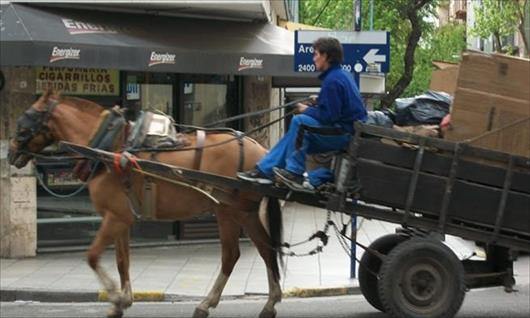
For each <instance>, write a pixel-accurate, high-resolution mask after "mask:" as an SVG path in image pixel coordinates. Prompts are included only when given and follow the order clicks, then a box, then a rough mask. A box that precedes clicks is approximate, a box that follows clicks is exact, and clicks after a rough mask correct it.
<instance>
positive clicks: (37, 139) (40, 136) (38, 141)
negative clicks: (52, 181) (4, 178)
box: [8, 90, 59, 168]
mask: <svg viewBox="0 0 530 318" xmlns="http://www.w3.org/2000/svg"><path fill="white" fill-rule="evenodd" d="M58 98H59V97H58V96H56V95H54V94H53V92H52V91H51V90H48V91H46V93H44V94H43V95H42V96H41V97H40V98H39V99H38V100H37V101H36V102H35V103H33V105H31V107H30V108H28V109H27V110H26V111H25V112H24V113H23V114H22V115H21V116H20V117H19V118H18V119H17V130H16V136H15V137H14V138H12V139H11V140H10V142H9V154H8V159H9V163H10V164H12V165H14V166H16V167H17V168H22V167H24V166H25V165H26V164H27V163H28V161H29V160H30V159H31V158H32V153H38V152H40V151H41V150H42V149H44V148H45V147H46V146H48V145H50V144H51V143H52V142H53V141H54V138H53V136H52V134H51V132H50V129H49V126H48V123H49V119H50V116H51V113H52V112H53V110H54V109H55V107H56V106H57V104H58Z"/></svg>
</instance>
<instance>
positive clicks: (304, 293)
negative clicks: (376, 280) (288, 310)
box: [283, 286, 361, 298]
mask: <svg viewBox="0 0 530 318" xmlns="http://www.w3.org/2000/svg"><path fill="white" fill-rule="evenodd" d="M359 294H361V289H360V288H359V286H345V287H328V288H291V289H289V290H287V291H285V292H284V293H283V298H309V297H329V296H344V295H359Z"/></svg>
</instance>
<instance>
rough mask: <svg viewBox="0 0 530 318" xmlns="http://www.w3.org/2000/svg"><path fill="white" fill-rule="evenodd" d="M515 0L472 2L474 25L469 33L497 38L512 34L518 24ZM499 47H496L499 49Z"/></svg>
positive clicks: (517, 2) (517, 8) (518, 3)
mask: <svg viewBox="0 0 530 318" xmlns="http://www.w3.org/2000/svg"><path fill="white" fill-rule="evenodd" d="M520 5H521V4H520V2H519V1H517V0H482V3H478V2H477V3H475V4H474V11H475V25H474V27H473V28H471V34H473V35H476V36H479V37H481V38H483V39H486V38H489V37H491V36H494V37H496V38H498V39H499V41H500V40H501V39H502V37H505V36H509V35H513V33H514V32H515V31H517V25H518V24H519V18H518V15H517V13H518V11H519V6H520ZM500 49H501V48H497V50H498V51H500Z"/></svg>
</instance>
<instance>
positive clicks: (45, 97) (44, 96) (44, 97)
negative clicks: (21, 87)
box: [41, 88, 53, 101]
mask: <svg viewBox="0 0 530 318" xmlns="http://www.w3.org/2000/svg"><path fill="white" fill-rule="evenodd" d="M52 95H53V90H52V89H51V88H48V89H46V91H45V92H44V94H42V97H41V98H42V100H43V101H47V100H48V98H50V96H52Z"/></svg>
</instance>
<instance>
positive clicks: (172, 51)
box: [0, 4, 314, 77]
mask: <svg viewBox="0 0 530 318" xmlns="http://www.w3.org/2000/svg"><path fill="white" fill-rule="evenodd" d="M0 19H1V23H0V41H1V46H0V47H1V48H0V65H3V66H4V65H29V66H62V67H64V66H66V67H81V68H112V69H120V70H137V71H151V72H174V73H193V74H235V75H262V76H273V77H276V76H281V77H283V76H288V77H293V76H294V77H308V76H309V77H314V75H309V74H299V73H295V72H294V71H293V50H294V43H293V41H294V34H293V33H292V32H289V31H287V30H285V29H282V28H280V27H277V26H274V25H271V24H268V23H245V22H233V21H219V20H204V19H189V18H176V17H162V16H153V15H141V14H131V13H113V12H99V11H98V12H96V11H87V10H74V9H64V8H49V7H35V6H29V5H23V4H7V5H3V6H1V12H0Z"/></svg>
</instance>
